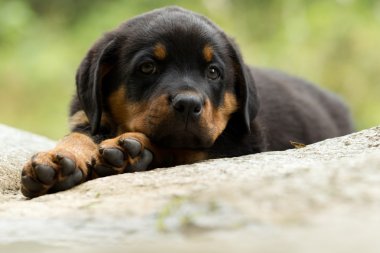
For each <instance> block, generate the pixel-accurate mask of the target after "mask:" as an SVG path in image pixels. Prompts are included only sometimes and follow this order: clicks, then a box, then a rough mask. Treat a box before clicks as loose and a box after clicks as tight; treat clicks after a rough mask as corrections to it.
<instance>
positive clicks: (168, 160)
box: [21, 7, 353, 198]
mask: <svg viewBox="0 0 380 253" xmlns="http://www.w3.org/2000/svg"><path fill="white" fill-rule="evenodd" d="M76 88H77V93H76V95H75V96H74V98H73V100H72V103H71V111H70V120H69V121H70V126H71V131H72V133H71V134H69V135H67V136H66V137H64V138H63V139H62V140H61V141H60V142H59V143H58V144H57V146H56V147H55V148H54V149H53V150H50V151H47V152H42V153H38V154H36V155H34V156H33V157H32V158H31V159H30V161H29V162H28V163H27V164H26V165H25V167H24V168H23V171H22V180H21V181H22V188H21V191H22V193H23V194H24V195H25V196H26V197H29V198H33V197H37V196H40V195H43V194H46V193H51V192H57V191H62V190H66V189H69V188H71V187H73V186H75V185H77V184H80V183H82V182H84V181H86V180H89V179H93V178H97V177H103V176H108V175H114V174H119V173H125V172H136V171H145V170H150V169H154V168H157V167H164V166H174V165H179V164H188V163H194V162H197V161H201V160H205V159H210V158H219V157H233V156H241V155H247V154H254V153H258V152H264V151H270V150H285V149H289V148H292V147H293V146H292V144H291V142H292V141H293V142H299V143H303V144H310V143H313V142H317V141H321V140H323V139H326V138H331V137H336V136H341V135H345V134H348V133H350V132H352V131H353V126H352V121H351V118H350V113H349V111H348V109H347V108H346V106H345V105H344V104H343V103H342V101H341V100H340V99H339V98H338V97H336V96H335V95H333V94H331V93H329V92H327V91H325V90H322V89H320V88H317V87H316V86H314V85H312V84H310V83H308V82H306V81H303V80H301V79H298V78H295V77H292V76H288V75H286V74H283V73H280V72H277V71H273V70H266V69H260V68H252V67H248V66H247V65H246V64H245V63H244V61H243V59H242V56H241V55H240V52H239V49H238V47H237V45H236V44H235V43H234V41H233V40H232V39H231V38H230V37H228V36H227V35H226V34H225V33H224V32H223V31H222V30H221V29H220V28H219V27H217V26H216V25H215V24H213V23H212V22H211V21H210V20H208V19H207V18H205V17H203V16H201V15H199V14H196V13H193V12H191V11H187V10H184V9H182V8H178V7H169V8H163V9H158V10H155V11H152V12H149V13H146V14H143V15H141V16H137V17H135V18H133V19H131V20H129V21H127V22H125V23H123V24H121V25H120V26H119V27H118V28H116V29H115V30H113V31H111V32H108V33H106V34H105V35H104V36H103V37H102V38H100V39H99V40H98V41H97V42H96V43H95V44H94V45H93V46H92V47H91V49H90V50H89V51H88V53H87V55H86V56H85V57H84V59H83V61H82V63H81V64H80V66H79V69H78V71H77V75H76Z"/></svg>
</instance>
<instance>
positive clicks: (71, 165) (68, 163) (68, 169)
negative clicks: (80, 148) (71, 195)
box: [57, 155, 76, 176]
mask: <svg viewBox="0 0 380 253" xmlns="http://www.w3.org/2000/svg"><path fill="white" fill-rule="evenodd" d="M57 160H58V163H59V165H61V174H62V176H68V175H71V174H73V173H74V171H75V168H76V165H75V162H74V161H73V160H71V159H70V158H67V157H62V156H60V155H57Z"/></svg>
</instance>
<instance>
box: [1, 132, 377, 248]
mask: <svg viewBox="0 0 380 253" xmlns="http://www.w3.org/2000/svg"><path fill="white" fill-rule="evenodd" d="M53 145H54V142H53V141H51V140H48V139H46V138H43V137H39V136H36V135H32V134H29V133H26V132H22V131H19V130H15V129H12V128H9V127H6V126H3V125H0V151H1V152H0V252H67V251H68V250H70V251H73V252H74V251H75V252H152V251H158V252H219V253H221V252H334V253H338V252H379V249H380V240H379V236H380V127H375V128H372V129H368V130H364V131H361V132H358V133H354V134H351V135H348V136H344V137H340V138H335V139H329V140H326V141H323V142H320V143H316V144H313V145H309V146H307V147H305V148H301V149H294V150H288V151H284V152H268V153H261V154H256V155H248V156H243V157H236V158H230V159H218V160H209V161H205V162H201V163H197V164H192V165H183V166H177V167H173V168H165V169H157V170H154V171H149V172H140V173H133V174H123V175H117V176H111V177H106V178H100V179H97V180H93V181H89V182H86V183H84V184H82V185H80V186H78V187H76V188H74V189H72V190H69V191H65V192H61V193H57V194H51V195H46V196H42V197H39V198H36V199H33V200H26V199H25V198H24V197H23V196H22V195H21V194H20V192H19V187H20V185H19V178H20V172H21V168H22V165H23V163H24V162H25V161H26V160H27V159H29V157H30V156H31V155H32V154H33V153H35V152H37V151H41V150H47V149H50V148H51V147H52V146H53Z"/></svg>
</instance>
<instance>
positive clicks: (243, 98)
mask: <svg viewBox="0 0 380 253" xmlns="http://www.w3.org/2000/svg"><path fill="white" fill-rule="evenodd" d="M229 50H230V56H231V58H232V61H233V65H234V71H235V88H236V96H237V99H238V101H239V111H238V116H239V121H240V122H242V123H243V124H242V128H243V130H244V131H245V132H246V133H250V132H251V121H252V120H253V119H254V118H255V117H256V115H257V112H258V110H259V100H258V96H257V91H256V85H255V82H254V79H253V77H252V74H251V71H250V69H249V67H248V66H247V65H245V63H244V61H243V58H242V57H241V54H240V51H239V48H238V46H237V45H236V44H235V42H234V41H233V40H232V39H229Z"/></svg>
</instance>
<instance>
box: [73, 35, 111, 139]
mask: <svg viewBox="0 0 380 253" xmlns="http://www.w3.org/2000/svg"><path fill="white" fill-rule="evenodd" d="M115 44H116V43H115V39H112V38H110V39H107V38H104V39H102V40H100V41H98V42H97V43H96V44H95V45H94V46H93V47H92V48H91V49H90V50H89V52H88V53H87V55H86V57H85V58H84V59H83V60H82V62H81V64H80V66H79V68H78V71H77V75H76V86H77V95H78V98H79V101H80V103H81V105H82V108H83V109H84V112H85V113H86V116H87V118H88V120H89V122H90V126H91V133H92V134H95V133H96V132H97V131H98V129H99V125H100V120H101V117H102V109H103V106H102V86H103V80H104V77H105V76H106V75H107V74H108V73H109V72H110V70H111V68H112V64H113V62H115V60H116V54H115V48H116V47H115Z"/></svg>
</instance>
